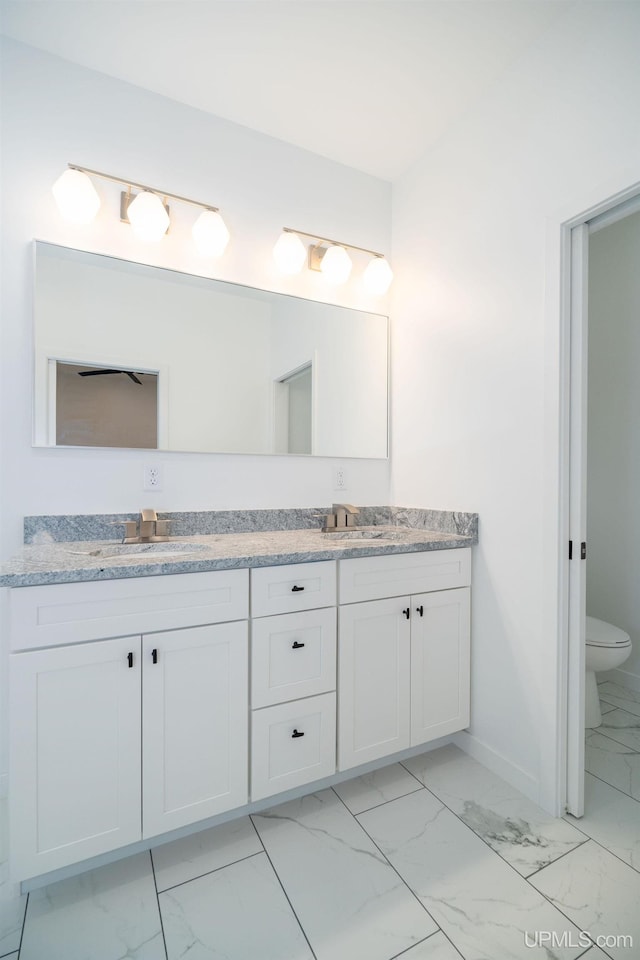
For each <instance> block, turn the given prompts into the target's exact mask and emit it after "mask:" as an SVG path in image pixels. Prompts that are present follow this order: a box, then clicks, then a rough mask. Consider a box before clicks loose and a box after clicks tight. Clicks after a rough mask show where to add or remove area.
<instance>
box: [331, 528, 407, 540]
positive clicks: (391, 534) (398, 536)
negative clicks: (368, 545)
mask: <svg viewBox="0 0 640 960" xmlns="http://www.w3.org/2000/svg"><path fill="white" fill-rule="evenodd" d="M325 536H326V537H327V538H328V539H331V540H403V539H405V534H404V531H401V530H396V529H395V528H391V529H390V528H389V527H354V528H353V529H352V530H336V531H335V532H334V531H331V532H330V533H325Z"/></svg>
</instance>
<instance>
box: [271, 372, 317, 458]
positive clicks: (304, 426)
mask: <svg viewBox="0 0 640 960" xmlns="http://www.w3.org/2000/svg"><path fill="white" fill-rule="evenodd" d="M274 391H275V392H274V430H275V436H274V446H275V453H297V454H309V453H313V363H312V362H311V361H309V362H308V363H305V364H303V365H302V366H300V367H296V369H295V370H290V371H289V372H288V373H285V374H283V375H282V376H281V377H278V378H277V380H276V381H275V383H274Z"/></svg>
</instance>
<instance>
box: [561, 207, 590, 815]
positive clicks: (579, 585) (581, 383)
mask: <svg viewBox="0 0 640 960" xmlns="http://www.w3.org/2000/svg"><path fill="white" fill-rule="evenodd" d="M588 256H589V227H588V226H587V225H586V224H582V225H581V226H578V227H574V228H573V230H572V231H571V352H570V365H571V396H570V404H571V414H570V424H569V436H570V441H569V445H570V450H569V462H570V468H569V488H570V490H569V539H570V540H571V543H572V551H571V561H570V563H569V570H568V578H569V583H568V596H569V604H568V633H569V644H568V664H567V674H566V675H567V784H566V806H567V810H568V812H569V813H572V814H573V815H574V816H575V817H581V816H582V815H583V813H584V736H585V726H584V723H585V716H584V689H585V611H586V565H585V563H584V562H583V559H584V557H583V554H582V544H583V543H586V539H587V371H588V364H587V337H588V272H589V271H588ZM563 546H564V544H563ZM567 548H568V544H567Z"/></svg>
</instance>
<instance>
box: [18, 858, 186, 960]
mask: <svg viewBox="0 0 640 960" xmlns="http://www.w3.org/2000/svg"><path fill="white" fill-rule="evenodd" d="M149 860H150V861H151V875H152V876H153V885H154V887H155V891H156V903H157V904H158V917H159V918H160V932H161V934H162V942H163V944H164V955H165V957H166V958H167V960H169V949H168V947H167V938H166V937H165V935H164V921H163V919H162V907H161V906H160V894H159V893H158V881H157V880H156V866H155V864H154V862H153V853H152V852H151V849H150V850H149ZM18 960H20V957H18Z"/></svg>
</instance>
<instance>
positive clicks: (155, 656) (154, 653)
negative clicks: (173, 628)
mask: <svg viewBox="0 0 640 960" xmlns="http://www.w3.org/2000/svg"><path fill="white" fill-rule="evenodd" d="M151 662H152V663H157V662H158V651H157V650H152V651H151Z"/></svg>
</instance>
